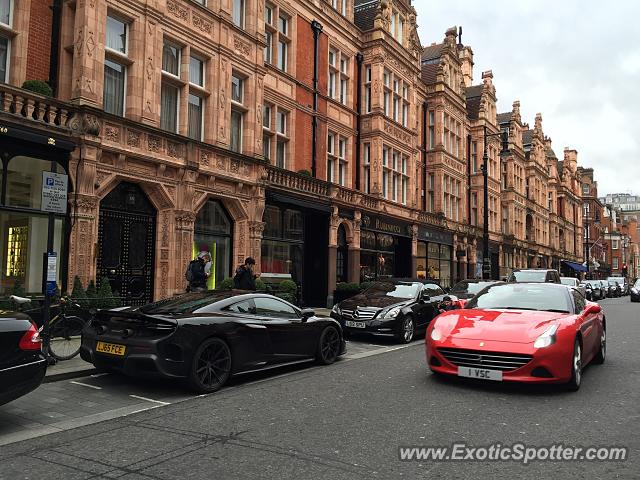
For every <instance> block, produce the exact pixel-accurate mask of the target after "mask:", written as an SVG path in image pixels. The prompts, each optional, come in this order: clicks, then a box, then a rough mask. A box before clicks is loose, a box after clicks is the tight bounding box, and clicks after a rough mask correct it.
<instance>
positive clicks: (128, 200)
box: [97, 182, 156, 305]
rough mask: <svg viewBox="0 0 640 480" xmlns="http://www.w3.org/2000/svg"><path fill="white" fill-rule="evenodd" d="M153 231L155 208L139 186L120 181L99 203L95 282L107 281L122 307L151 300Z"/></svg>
mask: <svg viewBox="0 0 640 480" xmlns="http://www.w3.org/2000/svg"><path fill="white" fill-rule="evenodd" d="M155 231H156V209H155V208H154V206H153V205H152V204H151V202H150V201H149V199H148V198H147V196H146V194H145V193H144V192H143V191H142V189H141V188H140V186H139V185H136V184H134V183H129V182H122V183H120V184H119V185H118V186H117V187H116V188H114V189H113V190H112V191H111V192H110V193H109V194H108V195H107V196H106V197H105V198H103V199H102V201H101V202H100V223H99V226H98V265H97V267H98V268H97V272H98V278H97V280H98V282H99V281H100V280H101V279H102V278H104V277H106V278H108V279H109V282H110V284H111V289H112V290H113V292H114V295H119V296H120V297H122V303H123V304H124V305H144V304H145V303H149V302H150V301H151V300H152V298H153V274H154V272H153V261H154V258H155ZM116 292H117V293H116Z"/></svg>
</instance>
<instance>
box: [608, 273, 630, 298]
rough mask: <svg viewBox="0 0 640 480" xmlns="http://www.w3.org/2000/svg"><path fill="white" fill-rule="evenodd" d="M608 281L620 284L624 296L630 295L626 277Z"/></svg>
mask: <svg viewBox="0 0 640 480" xmlns="http://www.w3.org/2000/svg"><path fill="white" fill-rule="evenodd" d="M607 281H614V282H618V285H620V290H621V291H622V295H628V294H629V284H628V283H627V279H626V278H625V277H623V276H613V277H609V278H607Z"/></svg>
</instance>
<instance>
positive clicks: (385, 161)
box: [382, 147, 390, 198]
mask: <svg viewBox="0 0 640 480" xmlns="http://www.w3.org/2000/svg"><path fill="white" fill-rule="evenodd" d="M389 155H390V150H389V148H388V147H382V197H383V198H389Z"/></svg>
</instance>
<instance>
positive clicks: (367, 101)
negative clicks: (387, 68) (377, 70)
mask: <svg viewBox="0 0 640 480" xmlns="http://www.w3.org/2000/svg"><path fill="white" fill-rule="evenodd" d="M371 80H372V70H371V65H366V66H365V67H364V113H370V112H371Z"/></svg>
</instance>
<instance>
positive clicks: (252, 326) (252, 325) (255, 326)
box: [245, 323, 267, 330]
mask: <svg viewBox="0 0 640 480" xmlns="http://www.w3.org/2000/svg"><path fill="white" fill-rule="evenodd" d="M245 325H246V326H247V327H249V328H264V329H265V330H266V329H267V327H266V326H264V325H258V324H255V323H245Z"/></svg>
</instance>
